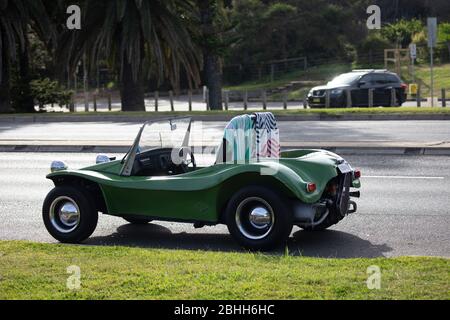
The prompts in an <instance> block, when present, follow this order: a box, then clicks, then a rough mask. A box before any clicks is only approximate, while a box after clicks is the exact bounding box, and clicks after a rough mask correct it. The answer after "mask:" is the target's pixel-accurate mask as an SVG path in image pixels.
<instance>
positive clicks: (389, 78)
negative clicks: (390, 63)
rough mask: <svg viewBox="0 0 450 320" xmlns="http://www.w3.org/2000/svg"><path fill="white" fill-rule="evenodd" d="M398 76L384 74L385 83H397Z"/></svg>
mask: <svg viewBox="0 0 450 320" xmlns="http://www.w3.org/2000/svg"><path fill="white" fill-rule="evenodd" d="M398 82H399V80H398V78H397V77H396V76H395V75H393V74H387V75H386V83H398Z"/></svg>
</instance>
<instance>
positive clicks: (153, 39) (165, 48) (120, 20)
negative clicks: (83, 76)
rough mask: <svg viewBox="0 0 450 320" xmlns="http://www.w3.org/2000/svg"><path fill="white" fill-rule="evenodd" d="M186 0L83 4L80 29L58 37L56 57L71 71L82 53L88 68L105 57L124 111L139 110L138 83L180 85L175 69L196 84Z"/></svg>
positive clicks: (196, 65)
mask: <svg viewBox="0 0 450 320" xmlns="http://www.w3.org/2000/svg"><path fill="white" fill-rule="evenodd" d="M191 10H193V9H192V5H191V3H190V1H186V0H96V1H94V0H91V1H89V0H86V1H85V2H84V6H83V8H82V11H83V23H82V30H80V31H76V32H67V33H66V35H65V36H63V37H62V39H61V43H60V48H59V50H58V52H59V53H58V59H59V60H60V61H62V62H63V63H68V65H69V66H71V68H72V70H74V68H75V67H76V65H77V64H78V63H79V61H81V60H82V58H83V56H84V55H87V57H88V59H87V61H88V63H89V64H90V67H91V69H93V67H94V66H95V65H96V64H97V63H98V61H99V60H101V59H103V58H104V57H105V55H106V58H108V60H109V62H110V65H111V66H112V67H114V68H116V69H117V71H118V73H119V75H120V77H119V78H120V91H121V99H122V110H123V111H143V110H145V104H144V88H143V85H142V83H143V80H144V79H145V78H146V77H149V76H150V75H157V76H158V77H159V79H163V78H168V79H170V80H171V82H172V84H173V86H176V84H177V83H178V82H179V76H180V66H181V67H183V68H184V70H185V71H186V74H187V76H188V78H189V81H190V83H192V82H195V83H198V82H199V71H198V70H199V60H200V59H199V55H198V54H197V52H198V50H197V48H196V47H195V45H194V44H193V42H192V41H191V34H190V32H189V26H190V25H191V24H192V21H191V20H190V18H189V16H190V15H189V14H188V13H189V12H190V11H191Z"/></svg>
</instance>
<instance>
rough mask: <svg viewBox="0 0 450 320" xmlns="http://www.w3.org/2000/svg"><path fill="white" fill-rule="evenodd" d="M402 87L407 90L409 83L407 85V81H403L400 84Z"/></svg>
mask: <svg viewBox="0 0 450 320" xmlns="http://www.w3.org/2000/svg"><path fill="white" fill-rule="evenodd" d="M400 87H401V88H402V89H403V90H405V91H406V89H408V85H407V84H406V83H402V84H401V85H400Z"/></svg>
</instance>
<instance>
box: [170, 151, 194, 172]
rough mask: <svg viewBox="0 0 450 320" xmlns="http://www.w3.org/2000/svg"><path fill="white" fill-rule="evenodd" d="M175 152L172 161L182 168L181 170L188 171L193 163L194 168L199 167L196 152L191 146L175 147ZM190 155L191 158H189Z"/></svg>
mask: <svg viewBox="0 0 450 320" xmlns="http://www.w3.org/2000/svg"><path fill="white" fill-rule="evenodd" d="M174 151H175V152H174V154H172V162H173V163H174V164H175V165H176V166H177V167H178V168H180V171H182V172H183V173H186V172H188V171H189V165H191V164H192V168H193V169H194V170H195V169H196V168H197V163H196V162H195V157H194V152H193V151H192V149H191V148H189V147H182V148H178V149H174ZM188 156H189V159H188Z"/></svg>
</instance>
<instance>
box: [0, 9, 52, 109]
mask: <svg viewBox="0 0 450 320" xmlns="http://www.w3.org/2000/svg"><path fill="white" fill-rule="evenodd" d="M30 25H32V26H33V27H34V28H35V29H39V30H41V31H42V34H46V36H47V37H50V36H51V35H52V32H51V30H50V23H49V20H48V16H47V13H46V11H45V7H44V6H43V4H42V2H41V1H40V0H2V1H0V44H1V48H0V112H10V111H11V93H10V81H11V70H12V62H15V61H16V60H17V59H18V56H19V60H20V63H19V72H20V81H21V85H22V87H23V92H22V93H23V94H24V95H28V98H27V99H25V101H27V102H26V105H27V106H26V108H25V109H27V110H26V111H31V110H28V109H29V108H30V107H31V106H30V104H31V103H32V102H30V99H29V95H30V92H31V90H30V88H29V82H30V81H31V79H30V77H29V57H28V27H29V26H30ZM32 107H34V105H33V106H32Z"/></svg>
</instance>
